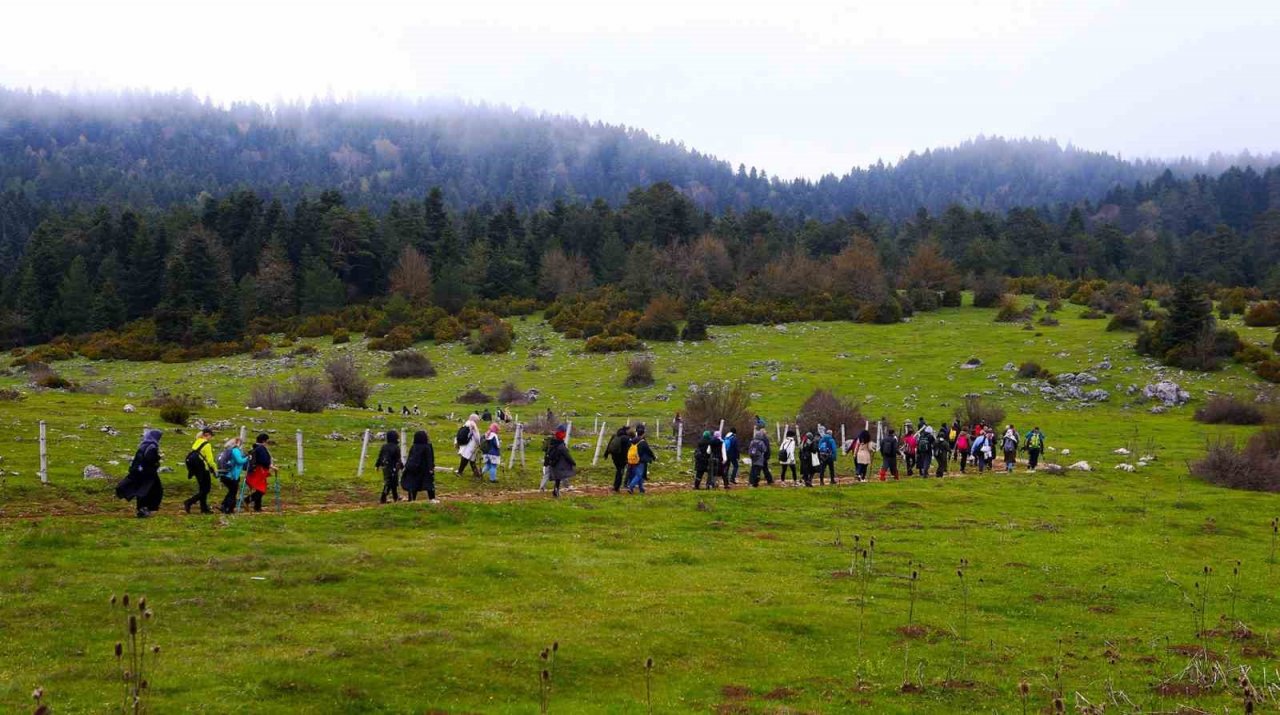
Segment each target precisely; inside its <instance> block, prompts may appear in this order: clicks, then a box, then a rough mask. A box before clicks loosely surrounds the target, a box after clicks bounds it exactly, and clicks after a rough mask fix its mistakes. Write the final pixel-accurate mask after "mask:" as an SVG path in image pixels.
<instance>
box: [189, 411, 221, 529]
mask: <svg viewBox="0 0 1280 715" xmlns="http://www.w3.org/2000/svg"><path fill="white" fill-rule="evenodd" d="M186 464H187V479H192V478H194V479H195V480H196V493H195V494H193V495H191V497H190V498H188V499H187V500H186V501H184V502H182V509H183V510H184V511H186V512H187V513H188V514H190V513H191V507H192V506H193V505H195V504H196V503H197V502H199V504H200V513H201V514H212V513H213V510H212V509H210V508H209V490H210V489H213V475H215V474H217V473H218V460H216V459H214V457H213V429H212V428H210V427H205V428H204V429H202V430H200V434H199V435H198V436H197V437H196V441H195V442H192V443H191V451H190V452H188V453H187V459H186Z"/></svg>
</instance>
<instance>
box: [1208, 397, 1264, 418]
mask: <svg viewBox="0 0 1280 715" xmlns="http://www.w3.org/2000/svg"><path fill="white" fill-rule="evenodd" d="M1192 418H1193V419H1194V420H1195V421H1196V422H1203V423H1205V424H1210V425H1260V424H1262V423H1263V422H1265V421H1266V415H1264V414H1263V413H1262V410H1260V409H1258V407H1257V406H1256V405H1253V404H1250V403H1248V402H1245V401H1243V400H1239V399H1236V398H1234V397H1222V396H1219V397H1214V398H1212V399H1210V400H1209V401H1208V402H1206V403H1205V404H1204V405H1203V406H1202V407H1200V409H1198V410H1196V413H1195V415H1194V416H1193V417H1192Z"/></svg>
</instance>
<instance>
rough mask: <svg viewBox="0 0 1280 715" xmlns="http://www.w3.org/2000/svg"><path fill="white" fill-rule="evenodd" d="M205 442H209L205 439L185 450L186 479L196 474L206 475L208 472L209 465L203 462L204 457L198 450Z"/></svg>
mask: <svg viewBox="0 0 1280 715" xmlns="http://www.w3.org/2000/svg"><path fill="white" fill-rule="evenodd" d="M207 444H209V440H207V439H206V440H205V441H203V442H201V443H200V444H198V445H196V447H195V449H193V450H191V451H190V452H187V459H186V464H187V479H190V478H191V477H193V476H195V475H197V474H205V475H207V474H208V473H209V465H208V464H206V463H205V461H204V457H202V456H200V450H202V449H204V448H205V445H207Z"/></svg>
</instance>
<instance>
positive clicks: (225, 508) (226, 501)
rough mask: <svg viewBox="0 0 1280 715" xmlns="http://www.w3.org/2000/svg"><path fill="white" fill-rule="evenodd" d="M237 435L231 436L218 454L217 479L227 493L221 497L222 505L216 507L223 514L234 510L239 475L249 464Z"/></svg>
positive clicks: (238, 490)
mask: <svg viewBox="0 0 1280 715" xmlns="http://www.w3.org/2000/svg"><path fill="white" fill-rule="evenodd" d="M241 445H242V443H241V442H240V438H239V437H232V438H231V439H229V440H227V444H226V445H225V446H224V447H223V448H222V453H221V454H220V455H218V471H219V472H221V474H219V475H218V481H220V482H222V486H223V487H225V488H226V490H227V495H226V496H225V497H223V498H222V506H220V507H219V508H218V509H219V511H221V512H222V513H223V514H231V513H233V512H235V510H236V499H237V497H239V495H240V476H241V475H242V474H243V473H244V468H245V467H247V466H249V457H248V456H247V455H245V453H244V449H242V446H241Z"/></svg>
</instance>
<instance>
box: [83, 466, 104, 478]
mask: <svg viewBox="0 0 1280 715" xmlns="http://www.w3.org/2000/svg"><path fill="white" fill-rule="evenodd" d="M84 478H85V479H109V478H110V477H108V476H107V473H106V472H104V471H102V468H101V467H95V466H94V465H92V464H90V465H88V466H86V467H85V468H84Z"/></svg>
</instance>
